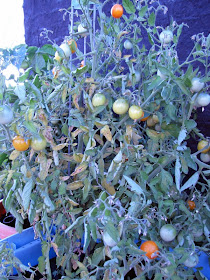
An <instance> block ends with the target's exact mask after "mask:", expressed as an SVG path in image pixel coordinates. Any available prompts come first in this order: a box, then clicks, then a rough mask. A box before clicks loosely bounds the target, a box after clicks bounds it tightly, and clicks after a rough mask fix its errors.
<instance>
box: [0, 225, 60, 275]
mask: <svg viewBox="0 0 210 280" xmlns="http://www.w3.org/2000/svg"><path fill="white" fill-rule="evenodd" d="M53 230H54V229H53ZM52 233H53V231H52ZM0 242H8V243H9V245H10V246H11V247H12V248H14V254H15V256H16V257H17V258H18V259H19V260H20V261H21V262H22V263H23V264H24V265H26V266H28V264H29V263H30V265H31V266H36V265H37V264H38V258H39V257H40V256H42V246H41V240H40V239H39V238H38V239H35V240H34V230H33V228H32V227H30V228H27V229H25V230H23V231H22V232H21V233H16V234H14V235H12V236H9V237H7V238H4V239H2V240H1V241H0ZM55 256H56V254H55V251H54V250H53V248H51V249H50V252H49V257H50V259H51V258H54V257H55ZM16 274H17V271H16V269H15V268H14V269H13V275H16Z"/></svg>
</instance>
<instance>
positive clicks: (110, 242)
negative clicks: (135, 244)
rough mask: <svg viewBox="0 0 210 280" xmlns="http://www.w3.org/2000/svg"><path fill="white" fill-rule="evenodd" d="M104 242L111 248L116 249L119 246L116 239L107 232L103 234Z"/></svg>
mask: <svg viewBox="0 0 210 280" xmlns="http://www.w3.org/2000/svg"><path fill="white" fill-rule="evenodd" d="M103 241H104V244H105V245H107V246H109V247H114V246H116V245H117V243H116V242H115V241H114V239H113V238H112V237H111V236H110V235H109V234H108V232H106V231H105V232H104V234H103Z"/></svg>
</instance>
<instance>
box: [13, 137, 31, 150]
mask: <svg viewBox="0 0 210 280" xmlns="http://www.w3.org/2000/svg"><path fill="white" fill-rule="evenodd" d="M12 144H13V146H14V148H15V150H17V151H20V152H23V151H26V150H28V148H29V146H30V140H29V139H28V140H27V141H25V140H24V138H23V137H22V136H15V137H14V138H13V140H12Z"/></svg>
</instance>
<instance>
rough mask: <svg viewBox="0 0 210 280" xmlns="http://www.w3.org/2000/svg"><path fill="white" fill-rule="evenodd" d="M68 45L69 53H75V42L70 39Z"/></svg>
mask: <svg viewBox="0 0 210 280" xmlns="http://www.w3.org/2000/svg"><path fill="white" fill-rule="evenodd" d="M68 45H69V47H70V50H71V53H75V52H76V50H77V42H76V41H75V40H73V39H70V40H69V41H68Z"/></svg>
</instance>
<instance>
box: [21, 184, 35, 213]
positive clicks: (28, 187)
mask: <svg viewBox="0 0 210 280" xmlns="http://www.w3.org/2000/svg"><path fill="white" fill-rule="evenodd" d="M33 186H34V182H33V179H29V181H28V182H27V183H26V184H25V186H24V188H23V192H22V200H23V208H24V210H25V211H26V210H27V209H28V207H29V203H30V199H31V191H32V189H33Z"/></svg>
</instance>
